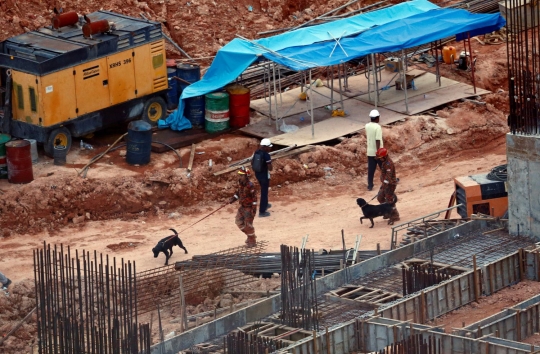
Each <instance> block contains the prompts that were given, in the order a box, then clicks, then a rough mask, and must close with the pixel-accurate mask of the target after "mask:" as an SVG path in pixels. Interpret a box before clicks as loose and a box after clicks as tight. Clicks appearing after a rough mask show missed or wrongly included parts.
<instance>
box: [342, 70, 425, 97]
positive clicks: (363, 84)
mask: <svg viewBox="0 0 540 354" xmlns="http://www.w3.org/2000/svg"><path fill="white" fill-rule="evenodd" d="M425 73H426V71H423V70H419V69H411V70H409V71H407V75H414V76H415V77H417V76H420V75H423V74H425ZM398 75H399V73H392V72H390V71H387V70H382V71H381V72H380V74H379V78H380V82H379V84H378V86H379V89H380V88H382V87H385V86H388V87H393V86H395V84H394V81H396V79H397V78H398ZM343 84H344V83H343V82H342V85H343ZM334 90H335V91H336V92H338V95H339V83H338V81H337V80H334ZM367 93H368V79H367V77H366V76H365V74H359V75H356V76H352V77H349V78H348V80H347V88H345V89H344V90H343V95H344V96H346V97H356V96H361V95H364V94H367Z"/></svg>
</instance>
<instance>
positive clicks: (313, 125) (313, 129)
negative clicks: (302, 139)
mask: <svg viewBox="0 0 540 354" xmlns="http://www.w3.org/2000/svg"><path fill="white" fill-rule="evenodd" d="M339 84H340V87H341V82H340V83H339ZM309 108H310V111H311V113H310V115H311V137H312V138H315V123H314V121H313V84H312V82H311V69H309Z"/></svg>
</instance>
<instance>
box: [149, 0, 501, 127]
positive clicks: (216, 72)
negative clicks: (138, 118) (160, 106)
mask: <svg viewBox="0 0 540 354" xmlns="http://www.w3.org/2000/svg"><path fill="white" fill-rule="evenodd" d="M505 23H506V22H505V20H504V18H503V17H502V16H501V15H500V14H473V13H470V12H468V11H466V10H457V9H442V8H438V7H437V6H436V5H433V4H431V3H430V2H429V1H427V0H415V1H410V2H405V3H401V4H398V5H395V6H392V7H390V8H385V9H382V10H377V11H372V12H369V13H366V14H360V15H356V16H353V17H350V18H346V19H343V20H338V21H334V22H330V23H325V24H322V25H317V26H312V27H308V28H301V29H298V30H296V31H292V32H287V33H283V34H280V35H277V36H273V37H269V38H264V39H260V40H257V41H247V40H242V39H234V40H232V41H231V42H230V43H228V44H227V45H226V46H224V47H223V48H221V49H220V50H219V51H218V53H217V55H216V58H215V59H214V61H213V62H212V65H211V66H210V68H209V69H208V71H207V72H206V74H205V75H204V77H203V78H202V80H200V81H198V82H196V83H194V84H192V85H190V86H188V87H187V88H186V89H184V91H183V92H182V96H181V98H180V102H179V105H178V109H177V110H176V111H174V112H173V113H172V114H171V115H170V116H168V117H167V119H166V120H164V121H159V126H160V127H170V128H171V129H174V130H181V129H186V121H187V119H186V118H185V117H183V111H184V100H185V99H186V98H190V97H195V96H200V95H205V94H207V93H210V92H213V91H216V90H218V89H221V88H223V87H224V86H225V85H227V84H228V83H230V82H232V81H234V80H235V79H236V78H237V77H238V76H240V75H241V74H242V72H244V70H245V69H246V68H248V67H249V66H250V65H251V64H252V63H253V62H255V61H256V60H257V59H258V57H259V56H264V57H265V58H267V59H269V60H272V61H274V62H276V63H279V64H281V65H283V66H286V67H288V68H290V69H293V70H297V71H301V70H307V69H311V68H315V67H323V66H330V65H335V64H340V63H344V62H347V61H349V60H352V59H355V58H360V57H363V56H365V55H367V54H371V53H383V52H395V51H398V50H401V49H406V48H411V47H415V46H418V45H422V44H426V43H429V42H432V41H435V40H438V39H441V38H445V37H450V36H453V35H460V34H461V35H462V34H466V33H469V35H470V36H471V37H473V36H475V35H479V34H484V33H489V32H492V31H495V30H498V29H500V28H501V27H502V26H504V25H505ZM338 39H339V44H340V45H341V47H342V48H341V47H340V46H339V45H338V44H337V41H336V40H338ZM178 128H180V129H178ZM188 128H189V126H188Z"/></svg>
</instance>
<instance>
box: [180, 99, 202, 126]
mask: <svg viewBox="0 0 540 354" xmlns="http://www.w3.org/2000/svg"><path fill="white" fill-rule="evenodd" d="M185 101H186V108H185V110H184V116H185V117H186V118H187V119H189V121H190V122H191V124H192V125H193V126H194V127H196V128H202V127H204V96H196V97H191V98H187V99H186V100H185Z"/></svg>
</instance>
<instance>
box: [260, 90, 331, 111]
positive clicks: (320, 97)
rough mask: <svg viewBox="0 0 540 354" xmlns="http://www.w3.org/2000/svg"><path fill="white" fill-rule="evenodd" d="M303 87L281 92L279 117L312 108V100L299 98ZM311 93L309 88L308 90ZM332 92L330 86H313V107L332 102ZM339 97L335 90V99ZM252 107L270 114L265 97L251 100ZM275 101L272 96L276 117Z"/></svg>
mask: <svg viewBox="0 0 540 354" xmlns="http://www.w3.org/2000/svg"><path fill="white" fill-rule="evenodd" d="M300 92H301V88H300V87H297V88H295V89H292V90H289V91H286V92H283V93H282V94H281V100H280V99H279V96H278V110H279V117H280V118H282V117H289V116H292V115H294V114H298V113H302V112H306V111H308V110H310V102H309V101H307V100H306V101H302V100H300V99H299V98H298V96H299V95H300ZM307 92H308V95H309V90H308V91H307ZM331 94H332V90H330V89H329V88H328V87H324V86H321V87H315V86H314V87H313V94H312V96H313V97H312V99H313V108H314V109H315V108H319V107H324V106H326V105H329V104H330V97H331ZM338 99H339V94H336V93H335V92H334V100H338ZM250 107H251V108H252V109H254V110H256V111H257V112H259V113H262V114H264V115H265V116H267V117H268V116H269V109H268V101H266V100H265V99H264V98H261V99H258V100H254V101H251V104H250ZM275 108H276V106H275V103H274V97H272V117H273V118H275V117H276V112H275Z"/></svg>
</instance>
